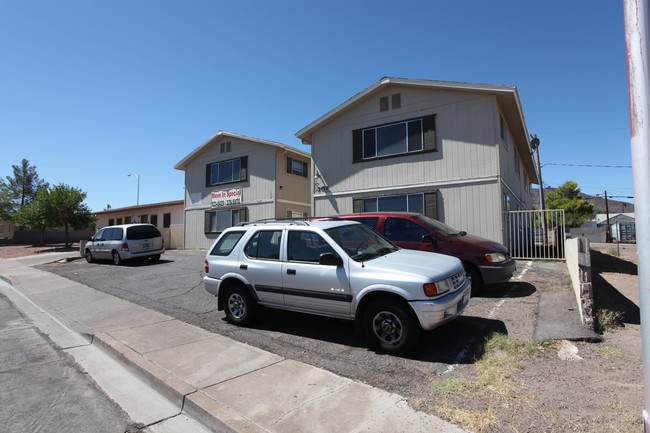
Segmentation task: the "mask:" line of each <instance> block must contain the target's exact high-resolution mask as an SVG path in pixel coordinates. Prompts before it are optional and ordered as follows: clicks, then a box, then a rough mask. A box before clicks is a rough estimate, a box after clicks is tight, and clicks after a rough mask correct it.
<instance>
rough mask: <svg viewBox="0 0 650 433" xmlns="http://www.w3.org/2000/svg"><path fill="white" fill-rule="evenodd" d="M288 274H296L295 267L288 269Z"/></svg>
mask: <svg viewBox="0 0 650 433" xmlns="http://www.w3.org/2000/svg"><path fill="white" fill-rule="evenodd" d="M287 275H296V270H295V269H287Z"/></svg>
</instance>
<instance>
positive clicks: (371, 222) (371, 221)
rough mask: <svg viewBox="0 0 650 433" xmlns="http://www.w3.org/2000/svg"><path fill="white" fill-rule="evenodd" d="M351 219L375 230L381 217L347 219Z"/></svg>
mask: <svg viewBox="0 0 650 433" xmlns="http://www.w3.org/2000/svg"><path fill="white" fill-rule="evenodd" d="M346 219H350V220H352V221H358V222H360V223H361V224H365V225H367V226H368V227H370V228H371V229H373V230H375V228H376V227H377V223H378V222H379V217H354V218H346Z"/></svg>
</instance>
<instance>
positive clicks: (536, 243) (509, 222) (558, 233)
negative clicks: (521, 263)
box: [506, 209, 566, 260]
mask: <svg viewBox="0 0 650 433" xmlns="http://www.w3.org/2000/svg"><path fill="white" fill-rule="evenodd" d="M506 230H507V234H506V240H507V246H508V249H509V250H510V254H511V255H512V257H514V258H515V259H545V260H564V259H565V258H566V256H565V254H564V241H565V240H566V232H565V226H564V210H563V209H554V210H519V211H509V212H506Z"/></svg>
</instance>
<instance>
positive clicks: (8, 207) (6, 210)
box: [0, 179, 16, 220]
mask: <svg viewBox="0 0 650 433" xmlns="http://www.w3.org/2000/svg"><path fill="white" fill-rule="evenodd" d="M15 211H16V205H15V203H14V200H13V197H12V195H11V193H10V192H9V189H8V188H7V186H6V185H5V184H4V182H2V179H0V220H10V219H11V218H12V216H13V214H14V213H15Z"/></svg>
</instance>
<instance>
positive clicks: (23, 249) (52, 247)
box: [0, 243, 79, 259]
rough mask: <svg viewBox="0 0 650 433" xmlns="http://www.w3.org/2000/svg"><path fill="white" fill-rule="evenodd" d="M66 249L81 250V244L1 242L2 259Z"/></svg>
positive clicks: (0, 255) (57, 251) (0, 253)
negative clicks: (5, 243) (4, 243)
mask: <svg viewBox="0 0 650 433" xmlns="http://www.w3.org/2000/svg"><path fill="white" fill-rule="evenodd" d="M66 251H79V244H78V243H73V244H72V245H71V246H70V247H67V248H66V246H65V245H64V244H46V245H12V244H9V245H2V244H0V259H15V258H16V257H25V256H31V255H32V254H45V253H62V252H66Z"/></svg>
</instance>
